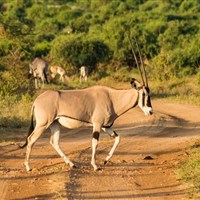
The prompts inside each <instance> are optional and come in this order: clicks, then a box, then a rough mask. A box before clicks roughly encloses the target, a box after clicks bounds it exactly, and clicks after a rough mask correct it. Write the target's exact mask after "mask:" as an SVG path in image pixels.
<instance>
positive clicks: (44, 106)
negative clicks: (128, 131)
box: [22, 38, 152, 171]
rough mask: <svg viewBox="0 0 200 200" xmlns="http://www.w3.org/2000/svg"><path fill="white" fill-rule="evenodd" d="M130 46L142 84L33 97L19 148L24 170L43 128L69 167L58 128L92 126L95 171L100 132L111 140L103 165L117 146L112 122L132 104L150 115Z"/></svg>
mask: <svg viewBox="0 0 200 200" xmlns="http://www.w3.org/2000/svg"><path fill="white" fill-rule="evenodd" d="M129 41H130V38H129ZM130 44H131V47H132V52H133V55H134V58H135V61H136V64H137V67H138V69H139V72H140V75H141V78H142V84H140V83H139V82H138V81H137V80H135V79H134V78H133V79H132V80H131V86H132V88H131V89H128V90H116V89H113V88H109V87H105V86H94V87H90V88H86V89H82V90H60V91H52V90H49V91H46V92H44V93H43V94H41V95H40V96H39V97H37V98H36V100H35V102H34V104H33V107H32V118H31V119H32V120H31V126H30V129H29V132H28V136H27V140H26V143H25V144H24V145H23V146H22V148H23V147H25V146H26V145H27V151H26V158H25V166H26V170H27V171H29V170H30V167H29V157H30V153H31V149H32V145H33V144H34V143H35V142H36V140H37V139H38V138H39V137H40V135H41V134H42V133H43V132H44V131H45V130H46V129H47V128H50V129H51V138H50V143H51V144H52V146H53V147H54V148H55V150H56V151H57V152H58V153H59V154H60V156H61V157H62V158H63V159H64V161H65V162H66V163H67V164H69V165H70V166H71V167H73V166H74V164H73V163H72V162H71V161H70V160H69V159H68V157H67V156H66V155H65V154H64V153H63V151H62V150H61V149H60V147H59V136H60V126H61V125H62V126H64V127H67V128H78V127H82V126H92V127H93V134H92V159H91V164H92V166H93V167H94V170H97V169H98V167H97V165H96V162H95V157H96V148H97V145H98V139H99V134H100V131H101V129H102V130H103V131H105V132H106V133H108V134H109V135H110V136H112V137H113V138H115V142H114V145H113V147H112V148H111V150H110V152H109V153H108V156H107V157H106V159H105V162H104V163H107V162H108V161H109V160H110V159H111V157H112V155H113V153H114V151H115V149H116V147H117V145H118V143H119V136H118V134H117V133H116V132H115V131H113V130H112V128H111V127H112V124H113V123H114V121H115V119H116V118H117V117H119V116H120V115H122V114H123V113H125V112H127V111H128V110H129V109H131V108H133V107H135V106H136V105H138V106H139V107H140V108H141V109H142V110H143V112H144V113H145V114H146V115H151V114H152V106H151V99H150V90H149V87H148V80H147V76H146V71H145V67H144V63H143V60H142V58H141V53H140V51H139V48H138V44H137V42H136V45H137V48H138V52H139V56H140V61H141V64H142V69H143V73H142V70H141V67H140V66H139V64H138V61H137V56H136V54H135V51H134V48H133V46H132V43H131V41H130ZM33 115H35V119H36V126H35V128H34V126H33Z"/></svg>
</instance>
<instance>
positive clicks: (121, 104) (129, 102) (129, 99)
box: [110, 89, 138, 116]
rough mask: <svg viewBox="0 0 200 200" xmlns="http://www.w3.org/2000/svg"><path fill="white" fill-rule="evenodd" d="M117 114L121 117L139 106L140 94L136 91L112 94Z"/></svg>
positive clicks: (121, 91) (130, 90) (117, 91)
mask: <svg viewBox="0 0 200 200" xmlns="http://www.w3.org/2000/svg"><path fill="white" fill-rule="evenodd" d="M110 96H111V98H112V102H113V107H114V110H115V113H116V114H117V115H118V116H120V115H122V114H123V113H125V112H127V111H128V110H129V109H131V108H133V107H134V106H135V105H136V104H137V100H138V92H137V90H135V89H129V90H116V91H114V92H112V93H110Z"/></svg>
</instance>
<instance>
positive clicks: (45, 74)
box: [44, 70, 49, 84]
mask: <svg viewBox="0 0 200 200" xmlns="http://www.w3.org/2000/svg"><path fill="white" fill-rule="evenodd" d="M44 78H45V80H46V82H47V84H49V81H48V79H47V73H46V71H45V70H44Z"/></svg>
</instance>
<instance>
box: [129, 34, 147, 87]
mask: <svg viewBox="0 0 200 200" xmlns="http://www.w3.org/2000/svg"><path fill="white" fill-rule="evenodd" d="M128 40H129V43H130V45H131V50H132V53H133V56H134V59H135V62H136V65H137V68H138V70H139V72H140V76H141V78H142V83H143V85H145V82H144V78H143V75H142V71H141V68H140V65H139V64H138V60H137V57H136V54H135V51H134V48H133V44H132V42H131V40H130V37H129V35H128Z"/></svg>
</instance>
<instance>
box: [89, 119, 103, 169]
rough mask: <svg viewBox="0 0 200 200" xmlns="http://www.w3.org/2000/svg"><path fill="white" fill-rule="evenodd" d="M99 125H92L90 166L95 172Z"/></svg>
mask: <svg viewBox="0 0 200 200" xmlns="http://www.w3.org/2000/svg"><path fill="white" fill-rule="evenodd" d="M100 129H101V125H100V124H95V123H93V138H92V159H91V165H92V166H93V167H94V170H95V171H97V170H98V169H99V168H98V167H97V165H96V149H97V146H98V140H99V134H100Z"/></svg>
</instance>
